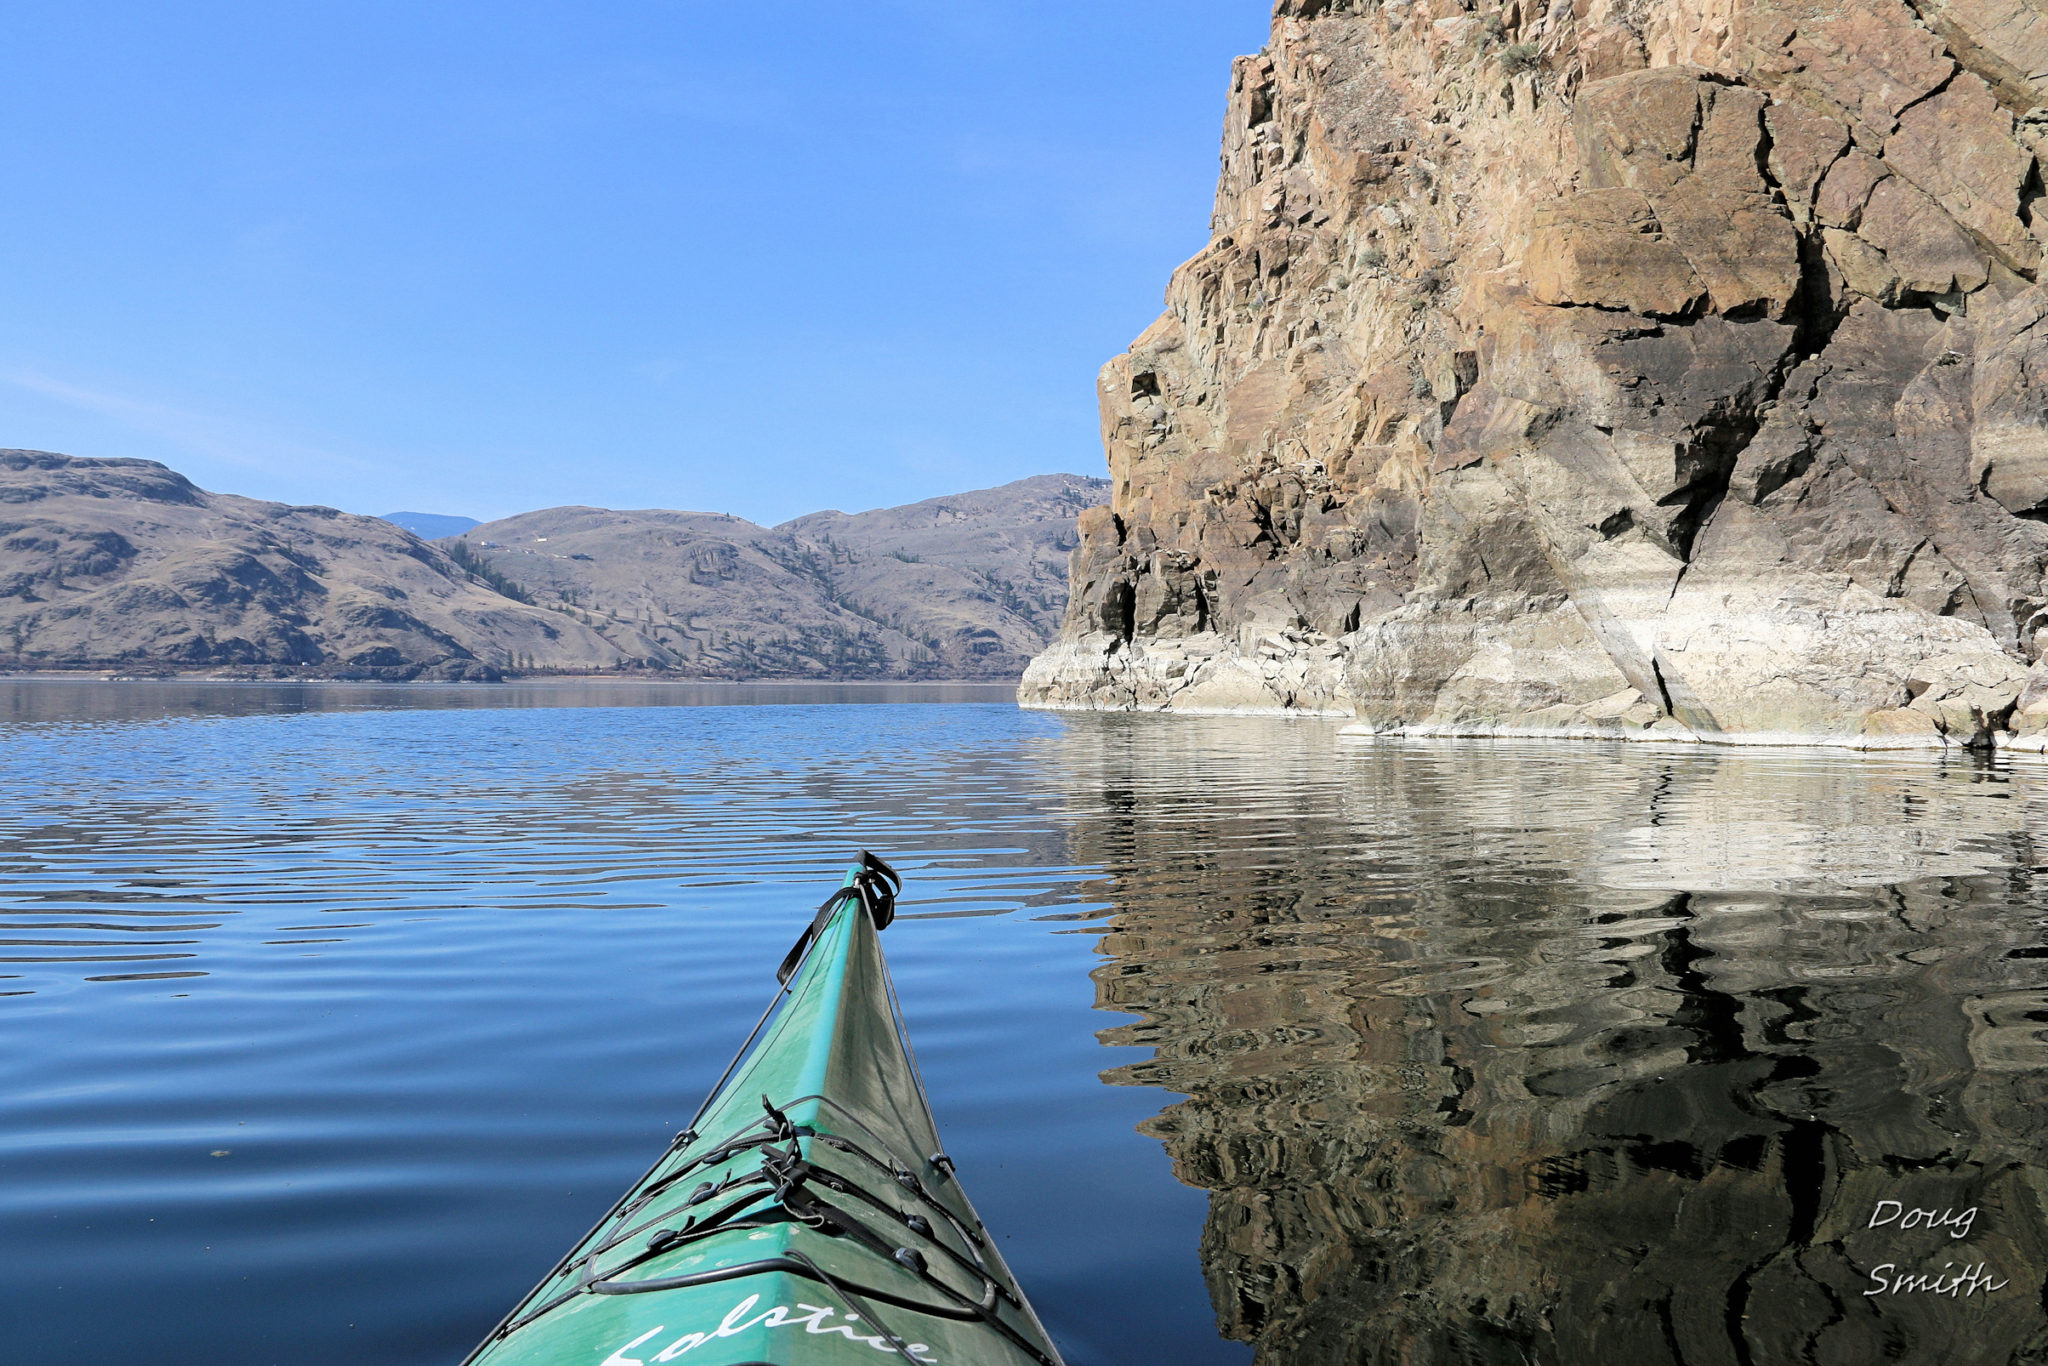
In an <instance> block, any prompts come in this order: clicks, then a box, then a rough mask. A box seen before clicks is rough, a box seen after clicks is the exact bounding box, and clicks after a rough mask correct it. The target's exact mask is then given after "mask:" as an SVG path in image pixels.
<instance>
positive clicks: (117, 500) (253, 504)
mask: <svg viewBox="0 0 2048 1366" xmlns="http://www.w3.org/2000/svg"><path fill="white" fill-rule="evenodd" d="M1005 489H1008V490H1010V492H1008V493H1005V491H1004V490H1003V489H997V490H975V491H972V492H971V493H968V494H960V495H952V496H951V498H952V499H953V500H954V502H955V503H956V504H960V505H962V506H969V507H972V508H978V509H980V512H979V514H978V515H979V517H980V521H979V522H976V523H974V526H975V527H978V528H979V529H980V530H982V531H984V532H985V533H987V534H986V535H985V536H984V541H985V542H986V544H984V545H983V546H981V548H980V549H978V550H977V549H976V548H975V547H974V546H971V545H970V546H964V547H963V546H959V545H955V546H953V547H952V548H951V549H947V548H945V547H944V546H943V545H941V544H940V542H943V541H944V540H945V537H943V536H941V537H939V538H938V540H937V541H934V540H933V539H932V537H931V536H930V535H929V534H928V529H927V534H926V536H925V539H924V540H923V541H918V542H916V543H917V544H920V545H924V546H925V547H926V549H927V550H936V551H938V552H939V553H938V556H937V559H936V560H935V561H934V562H932V563H930V564H926V563H925V561H924V558H923V556H922V555H921V554H919V553H918V551H916V550H914V549H905V550H901V551H899V553H898V555H897V556H894V557H892V556H890V555H888V554H886V553H885V550H886V547H884V546H883V545H882V543H881V541H878V540H877V539H876V538H877V536H880V537H882V539H883V540H887V539H888V537H889V536H891V535H895V534H897V533H896V532H895V531H880V530H877V529H876V528H878V527H883V526H887V525H890V524H889V523H888V517H889V515H890V514H894V513H897V512H899V511H901V510H900V509H877V510H875V511H874V512H870V513H860V514H851V515H849V514H843V513H818V514H812V515H811V516H812V517H814V518H822V519H824V521H823V522H821V523H818V525H819V526H820V527H824V528H828V529H827V530H825V531H824V532H822V533H821V534H817V535H812V534H808V533H807V534H805V535H801V536H800V535H798V534H797V533H795V532H792V531H789V530H786V529H785V528H787V527H790V526H794V525H796V524H797V523H807V521H808V519H806V518H798V519H794V520H793V522H792V523H786V524H784V528H767V527H759V526H756V525H755V524H753V523H751V522H746V521H744V520H743V519H740V518H734V517H728V516H725V515H723V514H716V513H669V512H663V511H661V510H651V511H647V512H643V513H636V514H619V513H612V512H609V511H607V510H605V509H592V508H581V509H579V508H564V509H542V510H540V511H538V512H533V513H525V514H521V515H520V516H519V517H516V518H510V519H502V520H501V521H499V522H495V523H489V524H479V526H478V527H476V528H472V529H470V531H468V532H466V533H464V534H463V535H458V536H455V537H451V538H447V539H444V540H441V541H438V542H429V541H426V540H423V539H421V538H420V537H418V536H416V535H414V534H413V533H412V532H410V531H407V530H405V529H404V528H402V527H400V526H397V525H395V524H394V523H392V522H390V521H388V520H387V519H384V518H379V517H369V516H362V515H359V514H355V513H347V512H341V511H339V510H337V509H334V508H326V507H311V506H304V507H297V506H292V505H288V504H283V503H272V502H264V501H262V500H258V499H250V498H243V497H240V496H238V495H234V494H223V493H213V492H209V491H207V490H204V489H201V488H199V487H198V486H197V485H195V484H193V483H192V482H191V481H190V480H189V479H186V478H185V477H184V476H183V475H181V474H179V473H177V472H176V471H174V470H171V469H170V468H169V467H167V466H164V465H161V464H158V463H157V462H155V461H147V460H128V459H114V458H97V457H73V456H65V455H58V454H55V453H51V452H43V451H27V450H5V451H0V664H4V665H7V666H11V667H13V668H15V669H17V670H48V669H93V670H98V669H110V670H115V671H120V672H131V673H132V672H159V671H169V670H198V671H208V672H213V673H216V674H223V675H228V676H241V677H303V678H364V679H413V678H423V679H454V680H461V679H493V678H497V677H500V676H503V675H505V674H507V673H518V674H544V673H589V672H613V673H628V674H644V675H648V676H654V677H681V678H705V679H733V680H738V679H751V678H808V679H836V678H869V679H889V678H933V679H936V678H941V677H947V678H950V677H972V678H997V677H1007V676H1014V675H1015V673H1017V672H1019V671H1021V669H1022V666H1023V662H1024V660H1025V659H1026V658H1027V657H1028V656H1029V654H1030V653H1032V652H1033V651H1034V650H1036V649H1038V648H1040V647H1042V645H1043V643H1044V640H1045V639H1046V638H1048V637H1049V635H1050V632H1051V629H1052V625H1053V623H1054V622H1055V621H1056V620H1057V616H1058V612H1059V611H1060V610H1062V609H1063V607H1064V588H1065V580H1064V563H1065V559H1066V553H1067V549H1068V548H1069V547H1070V546H1071V545H1072V544H1073V542H1074V539H1075V537H1074V533H1073V531H1072V519H1073V516H1074V514H1075V513H1076V512H1077V511H1078V510H1079V509H1080V508H1081V507H1084V506H1088V505H1092V503H1093V502H1094V501H1099V498H1100V497H1101V496H1102V495H1103V494H1104V493H1106V485H1105V484H1104V482H1103V481H1101V480H1091V479H1087V478H1085V477H1082V476H1073V475H1047V476H1037V477H1036V478H1035V479H1033V480H1023V481H1017V483H1016V484H1014V485H1010V486H1005ZM962 500H965V501H964V502H963V501H962ZM927 502H929V503H932V504H945V503H946V502H947V499H945V498H941V499H933V500H927ZM912 506H914V507H922V506H924V505H922V504H919V505H912ZM1005 507H1008V508H1010V510H1011V511H1012V512H1013V513H1014V514H1015V516H1014V517H1012V518H1011V521H1014V522H1016V523H1017V525H1015V526H1012V525H1010V523H1009V522H1006V521H1005V520H1004V519H1005V516H1006V513H1005V512H1004V508H1005ZM1062 517H1064V521H1063V522H1062ZM622 518H625V519H627V522H628V523H629V525H623V526H622V525H621V519H622ZM579 519H580V521H579ZM912 520H913V521H916V522H920V523H922V522H924V521H934V522H935V521H936V520H937V517H936V514H931V513H921V514H917V515H916V516H914V517H913V519H912ZM550 526H553V527H556V528H557V529H558V534H561V533H562V532H563V531H565V530H567V529H568V528H571V527H572V526H574V527H575V528H576V529H575V530H574V531H573V532H570V533H569V534H576V535H587V534H588V533H589V532H590V531H592V529H593V528H603V535H602V536H601V537H600V539H601V540H603V542H604V545H603V548H602V553H603V554H604V555H605V556H607V557H610V558H611V559H612V560H613V562H614V564H618V563H623V562H626V561H627V560H628V559H629V558H630V563H631V567H632V574H631V575H630V578H631V580H632V581H631V582H629V583H626V584H624V585H623V588H621V586H620V585H615V584H614V583H613V582H612V581H611V579H609V578H607V577H606V576H605V575H604V574H602V573H594V572H582V573H580V575H579V572H576V571H586V570H587V569H588V570H592V571H594V570H596V569H598V568H600V567H601V566H600V560H599V558H598V555H596V554H593V550H596V549H598V547H596V546H593V547H592V548H591V549H584V550H578V549H575V548H573V547H568V548H564V546H563V545H560V544H557V545H556V546H555V548H554V549H553V550H548V551H545V552H543V553H535V552H537V551H540V548H541V544H542V542H543V541H544V539H545V538H546V537H547V536H548V531H547V528H548V527H550ZM490 528H497V529H498V534H499V535H501V536H504V535H512V536H515V537H519V536H523V537H524V539H525V542H526V543H525V544H520V545H511V546H506V545H502V544H497V543H495V540H494V538H493V537H492V536H490V535H487V534H481V533H483V532H485V531H487V530H488V529H490ZM536 528H538V529H536ZM911 530H912V528H909V527H905V528H902V534H903V535H909V533H910V531H911ZM657 532H660V533H661V534H665V535H666V536H667V537H668V540H667V542H663V543H656V542H653V541H649V542H648V543H646V544H634V543H633V537H634V535H635V534H638V533H645V534H647V535H650V536H652V535H654V534H656V533H657ZM681 533H687V534H681ZM835 535H836V539H835ZM913 539H914V538H913ZM954 539H955V540H956V541H957V540H958V539H959V538H958V537H955V538H954ZM487 543H488V544H487ZM686 545H687V550H686ZM998 552H1002V553H998ZM579 556H580V557H581V558H578V557H579ZM835 558H836V565H835V563H834V561H835ZM743 562H745V563H747V564H750V565H752V566H753V567H754V568H755V569H757V570H759V571H760V572H759V573H758V574H757V575H756V576H755V578H756V580H757V582H755V583H754V585H753V586H754V587H755V588H756V589H762V590H765V591H756V592H752V593H751V594H749V593H740V592H736V591H735V590H736V589H737V588H740V587H744V586H746V585H744V584H742V583H741V582H740V581H739V580H738V579H737V577H736V576H735V575H734V574H728V573H726V572H724V571H725V570H726V569H728V568H734V567H737V566H739V565H741V564H742V563H743ZM878 565H879V566H880V569H879V577H877V574H876V571H877V566H878ZM543 566H545V567H546V572H542V567H543ZM557 566H564V567H567V568H566V569H561V568H557ZM856 566H859V567H861V568H862V569H863V570H864V571H865V572H866V574H867V577H866V578H865V579H860V578H859V576H858V575H857V574H856V573H855V568H856ZM892 567H893V568H892ZM1055 569H1057V570H1058V571H1059V572H1058V573H1054V572H1053V571H1054V570H1055ZM522 574H523V575H524V577H523V578H522V577H521V575H522ZM1004 575H1008V576H1009V577H1003V576H1004ZM1049 576H1050V577H1049ZM856 579H859V582H860V583H861V584H864V585H865V589H866V591H867V592H868V595H869V597H870V598H871V599H872V603H871V604H870V605H869V606H868V607H867V608H865V609H863V607H862V606H861V605H860V604H858V603H848V602H846V601H842V598H843V593H842V591H841V588H840V587H838V586H836V585H838V584H840V583H841V582H844V583H845V584H847V585H848V586H853V585H854V584H855V581H856ZM1013 580H1015V582H1013ZM996 582H1001V583H1003V584H1005V585H1007V586H1009V588H1010V589H1011V591H1012V593H1013V594H1014V593H1015V592H1016V591H1017V585H1018V584H1019V583H1021V584H1022V585H1023V586H1024V587H1026V588H1028V589H1030V590H1031V591H1032V592H1033V594H1034V596H1033V598H1032V599H1031V601H1030V602H1029V603H1028V604H1026V606H1028V608H1029V610H1028V611H1023V612H1020V611H1016V610H1012V609H1011V608H1007V607H1005V606H1003V604H1002V601H1001V598H1002V593H1001V592H1000V591H998V590H997V589H995V588H993V587H992V586H991V585H992V584H994V583H996ZM654 585H661V586H666V587H669V588H674V589H676V590H677V591H682V586H684V585H687V586H688V590H689V594H692V595H693V596H691V597H690V600H691V602H692V603H693V604H694V605H695V607H696V609H697V615H706V614H708V615H710V616H713V617H715V618H716V622H715V624H714V625H713V626H712V628H711V634H710V636H709V638H708V639H704V640H700V641H699V643H698V648H695V649H678V648H673V645H674V644H675V643H677V642H676V641H675V633H674V627H675V625H676V623H675V622H674V621H673V620H672V618H670V617H664V618H663V619H662V621H661V622H660V623H656V622H655V620H654V619H653V617H652V615H651V610H650V609H651V608H652V606H653V605H654V599H651V598H648V599H647V601H644V602H643V601H642V599H643V598H647V591H646V590H648V589H649V588H650V587H651V586H654ZM1048 585H1050V587H1049V588H1048ZM615 589H620V591H617V592H615V591H614V590H615ZM625 590H638V591H625ZM673 600H674V593H671V594H670V595H669V597H668V598H664V599H661V601H662V602H663V603H664V604H667V603H669V602H671V601H673ZM636 608H637V609H639V611H640V613H641V615H643V616H645V618H646V620H645V622H644V625H645V627H646V628H647V629H645V630H643V629H642V624H643V623H641V622H637V621H636V620H634V615H633V614H634V612H635V609H636ZM891 617H893V618H895V620H894V622H893V623H892V621H891V620H889V618H891ZM659 626H667V627H669V628H670V636H671V643H670V644H664V642H663V639H662V635H661V632H660V630H659ZM685 626H686V628H687V623H685ZM986 641H993V642H994V645H993V646H987V645H984V644H982V642H986Z"/></svg>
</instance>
